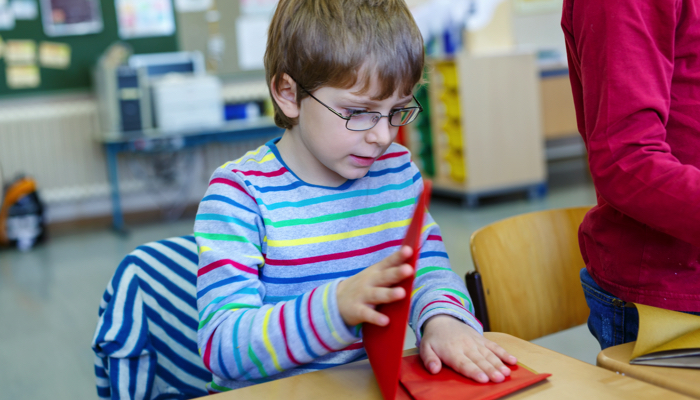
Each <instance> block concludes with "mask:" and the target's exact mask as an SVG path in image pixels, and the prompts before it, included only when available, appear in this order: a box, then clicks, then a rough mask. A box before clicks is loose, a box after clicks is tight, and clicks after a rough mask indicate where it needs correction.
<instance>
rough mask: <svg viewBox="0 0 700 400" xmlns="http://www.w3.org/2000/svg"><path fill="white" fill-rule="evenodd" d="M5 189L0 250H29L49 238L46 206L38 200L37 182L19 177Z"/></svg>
mask: <svg viewBox="0 0 700 400" xmlns="http://www.w3.org/2000/svg"><path fill="white" fill-rule="evenodd" d="M4 189H5V190H4V192H3V193H4V196H2V206H0V246H12V247H17V248H19V249H20V250H22V251H26V250H29V249H31V248H32V246H34V244H36V243H39V242H42V241H43V240H44V239H45V237H46V225H45V221H44V205H43V204H42V202H41V200H40V199H39V195H38V193H37V190H36V182H35V181H34V179H32V178H29V177H24V176H20V177H18V178H17V179H15V180H14V181H13V182H10V183H9V184H7V185H6V186H5V188H4Z"/></svg>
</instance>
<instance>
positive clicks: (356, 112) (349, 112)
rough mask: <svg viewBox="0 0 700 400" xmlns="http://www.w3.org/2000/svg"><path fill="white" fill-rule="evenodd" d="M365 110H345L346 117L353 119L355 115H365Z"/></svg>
mask: <svg viewBox="0 0 700 400" xmlns="http://www.w3.org/2000/svg"><path fill="white" fill-rule="evenodd" d="M363 112H365V110H359V109H356V108H346V109H345V115H346V116H348V117H352V116H353V115H355V114H359V113H363Z"/></svg>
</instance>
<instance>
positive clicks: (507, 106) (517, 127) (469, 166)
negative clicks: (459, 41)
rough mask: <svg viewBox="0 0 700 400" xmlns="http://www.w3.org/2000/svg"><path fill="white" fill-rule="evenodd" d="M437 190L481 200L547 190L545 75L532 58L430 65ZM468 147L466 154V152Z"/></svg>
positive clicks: (475, 58)
mask: <svg viewBox="0 0 700 400" xmlns="http://www.w3.org/2000/svg"><path fill="white" fill-rule="evenodd" d="M428 74H429V75H428V76H429V77H428V79H429V86H428V87H429V96H430V103H431V130H432V135H433V156H434V160H435V164H436V168H435V169H436V174H435V177H434V183H435V189H437V191H442V192H449V193H453V194H455V195H457V196H460V197H463V198H464V199H465V201H466V202H467V204H468V205H476V204H478V199H479V198H480V197H484V196H489V195H493V194H499V193H506V192H510V191H521V190H528V191H529V193H530V195H531V196H539V195H541V194H543V193H544V192H545V191H546V185H545V180H546V167H545V156H544V138H543V134H542V132H543V129H542V111H541V104H540V101H539V100H540V76H539V70H538V68H537V61H536V56H535V54H533V53H525V52H505V53H499V54H481V55H473V54H468V53H467V52H462V53H459V54H457V55H456V56H455V57H454V58H453V59H444V60H429V62H428ZM460 147H461V151H460Z"/></svg>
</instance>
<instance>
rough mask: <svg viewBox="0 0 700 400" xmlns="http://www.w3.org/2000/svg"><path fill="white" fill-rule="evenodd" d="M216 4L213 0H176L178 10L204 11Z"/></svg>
mask: <svg viewBox="0 0 700 400" xmlns="http://www.w3.org/2000/svg"><path fill="white" fill-rule="evenodd" d="M212 4H214V1H213V0H175V9H176V10H177V12H181V13H185V12H202V11H207V10H208V9H210V8H211V6H212Z"/></svg>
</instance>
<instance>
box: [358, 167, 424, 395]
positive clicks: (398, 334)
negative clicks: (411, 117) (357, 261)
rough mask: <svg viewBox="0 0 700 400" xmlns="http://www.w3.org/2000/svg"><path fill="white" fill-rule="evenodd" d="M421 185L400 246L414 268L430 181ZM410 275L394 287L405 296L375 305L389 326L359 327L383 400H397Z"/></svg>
mask: <svg viewBox="0 0 700 400" xmlns="http://www.w3.org/2000/svg"><path fill="white" fill-rule="evenodd" d="M423 185H424V186H423V193H422V194H421V195H420V198H419V199H418V202H417V204H416V208H415V209H414V211H413V218H412V219H411V224H410V225H409V226H408V230H407V231H406V236H405V237H404V240H403V244H402V245H404V246H410V247H411V248H412V249H413V255H412V256H411V258H410V259H409V260H408V261H407V264H410V265H411V266H412V267H413V268H414V269H415V268H416V265H417V264H418V255H419V253H420V243H421V241H420V240H421V231H422V230H423V218H424V217H425V208H426V207H427V205H428V200H429V198H430V189H431V184H430V181H427V180H423ZM414 276H415V274H414V275H411V276H410V277H408V278H406V279H404V280H403V281H401V282H400V283H399V284H398V285H397V286H400V287H402V288H404V290H405V291H406V297H404V298H403V299H401V300H399V301H395V302H393V303H388V304H380V305H379V306H377V311H378V312H380V313H382V314H384V315H386V316H388V317H389V325H387V326H378V325H372V324H364V325H363V326H362V341H363V343H364V346H365V350H367V357H368V358H369V363H370V365H372V371H373V372H374V376H375V377H376V378H377V383H378V384H379V389H380V390H381V392H382V396H384V400H394V399H395V398H396V397H397V390H398V386H399V370H400V368H401V356H402V354H403V341H404V336H405V335H406V326H407V324H408V311H409V308H410V307H411V291H412V290H413V278H414ZM401 398H403V396H402V397H401Z"/></svg>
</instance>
